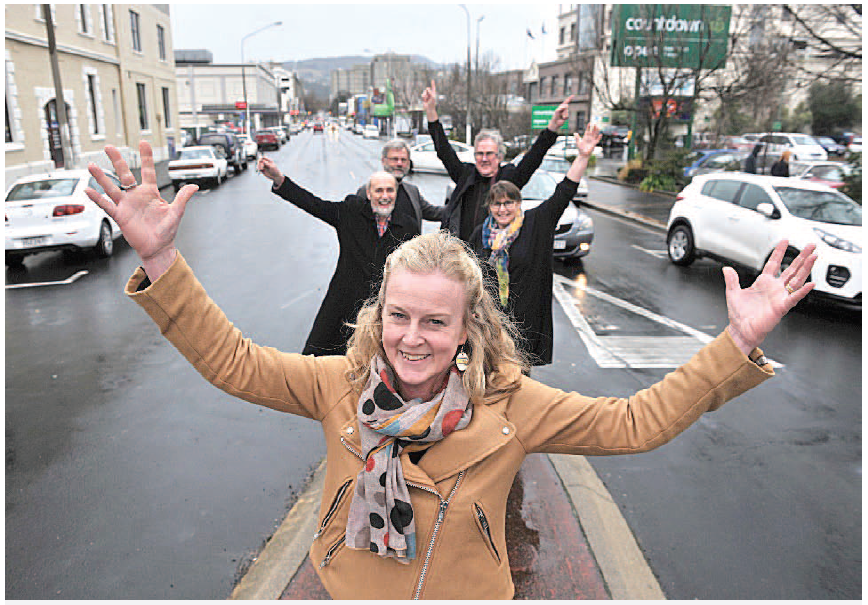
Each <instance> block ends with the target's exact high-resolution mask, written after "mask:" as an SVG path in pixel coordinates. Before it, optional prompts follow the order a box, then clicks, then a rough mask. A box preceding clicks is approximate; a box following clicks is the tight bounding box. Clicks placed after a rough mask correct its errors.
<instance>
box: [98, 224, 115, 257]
mask: <svg viewBox="0 0 868 605" xmlns="http://www.w3.org/2000/svg"><path fill="white" fill-rule="evenodd" d="M93 249H94V252H96V255H97V256H99V257H100V258H108V257H109V256H111V255H112V252H114V249H115V246H114V240H113V239H112V227H111V225H109V224H108V223H107V222H106V221H103V222H102V224H101V225H100V226H99V239H98V240H97V242H96V246H94V247H93Z"/></svg>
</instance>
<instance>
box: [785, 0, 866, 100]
mask: <svg viewBox="0 0 868 605" xmlns="http://www.w3.org/2000/svg"><path fill="white" fill-rule="evenodd" d="M782 9H783V11H784V14H786V15H789V16H790V17H791V18H792V20H793V22H794V24H793V36H794V38H796V37H797V38H798V41H799V43H800V44H804V50H805V54H806V55H808V56H809V57H816V58H819V59H822V60H821V61H810V60H807V61H801V62H799V63H798V64H797V65H796V68H797V69H798V70H799V71H800V72H801V73H802V74H803V75H804V76H807V77H808V78H810V80H811V81H816V80H827V79H831V80H837V81H849V82H851V83H853V84H859V85H860V86H861V84H862V5H861V4H784V5H783V6H782Z"/></svg>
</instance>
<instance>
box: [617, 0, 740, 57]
mask: <svg viewBox="0 0 868 605" xmlns="http://www.w3.org/2000/svg"><path fill="white" fill-rule="evenodd" d="M731 16H732V7H731V6H717V5H711V4H616V5H615V6H614V8H613V9H612V53H611V57H610V65H612V66H613V67H676V68H684V69H709V70H710V69H720V68H723V67H724V66H725V65H726V48H727V40H728V38H729V21H730V17H731Z"/></svg>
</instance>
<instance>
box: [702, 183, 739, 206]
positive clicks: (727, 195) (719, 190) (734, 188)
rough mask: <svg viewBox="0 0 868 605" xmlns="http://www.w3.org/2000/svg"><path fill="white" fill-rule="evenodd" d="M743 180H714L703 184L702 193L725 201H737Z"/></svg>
mask: <svg viewBox="0 0 868 605" xmlns="http://www.w3.org/2000/svg"><path fill="white" fill-rule="evenodd" d="M741 185H742V182H741V181H732V180H712V181H708V182H707V183H705V185H703V186H702V195H706V196H708V197H713V198H715V199H718V200H722V201H724V202H730V203H735V198H736V195H738V190H739V189H741Z"/></svg>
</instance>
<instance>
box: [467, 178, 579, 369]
mask: <svg viewBox="0 0 868 605" xmlns="http://www.w3.org/2000/svg"><path fill="white" fill-rule="evenodd" d="M578 187H579V184H578V183H574V182H573V181H571V180H570V179H568V178H564V180H563V181H561V182H560V183H559V184H558V187H557V189H556V190H555V193H554V195H552V197H550V198H549V199H547V200H546V201H545V202H543V203H542V204H540V205H539V206H537V207H536V208H533V209H531V210H528V211H526V212H525V213H524V222H523V223H522V225H521V230H520V231H519V232H518V237H516V238H515V241H514V242H512V245H511V246H510V247H509V299H508V300H507V305H506V309H505V310H506V312H507V314H508V315H509V316H510V317H511V318H512V320H513V321H514V322H515V324H516V326H517V327H518V330H519V332H520V333H521V336H522V340H523V342H521V343H518V344H519V346H520V348H521V349H522V350H523V351H524V352H525V353H526V354H528V356H529V357H530V359H531V363H532V364H533V365H535V366H541V365H546V364H549V363H551V362H552V349H553V347H554V340H553V338H552V334H553V329H552V271H553V266H552V246H553V245H554V239H555V228H556V227H557V225H558V221H559V220H560V218H561V215H562V214H563V213H564V210H565V209H566V207H567V204H569V203H570V201H571V200H572V199H573V196H575V195H576V189H578ZM469 243H470V246H471V247H472V248H473V251H474V252H476V255H477V256H478V257H479V261H480V265H481V266H482V268H483V271H484V272H485V274H486V282H487V284H488V285H490V286H492V287H493V289H492V290H491V294H492V296H493V297H494V300H495V301H500V297H499V294H498V292H497V274H496V272H495V270H494V267H493V266H491V264H489V262H488V259H489V258H490V257H491V249H490V248H486V247H485V246H484V245H483V242H482V226H481V225H480V226H479V227H477V228H476V230H475V231H474V232H473V235H472V236H471V237H470V241H469Z"/></svg>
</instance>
